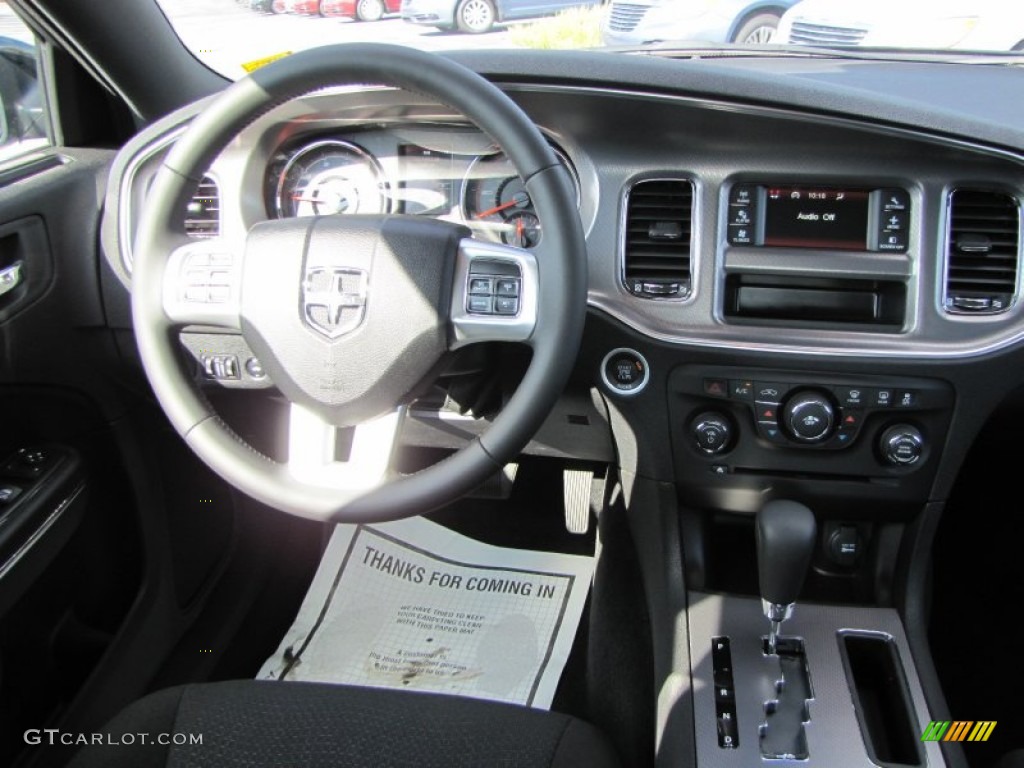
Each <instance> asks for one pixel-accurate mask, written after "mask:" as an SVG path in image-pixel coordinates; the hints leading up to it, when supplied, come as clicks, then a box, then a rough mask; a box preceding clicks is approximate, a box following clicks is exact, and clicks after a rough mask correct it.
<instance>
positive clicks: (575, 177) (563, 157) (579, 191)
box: [459, 133, 583, 244]
mask: <svg viewBox="0 0 1024 768" xmlns="http://www.w3.org/2000/svg"><path fill="white" fill-rule="evenodd" d="M544 138H545V140H546V141H547V142H548V146H549V147H551V151H552V152H554V153H555V157H557V158H558V159H559V160H560V161H561V162H562V165H564V166H565V167H566V170H568V171H569V178H570V179H571V180H572V186H573V189H575V190H576V210H577V211H578V210H579V209H580V205H581V203H582V200H583V186H582V184H581V182H580V175H579V171H577V170H576V166H575V165H574V164H573V162H572V160H570V159H569V155H568V154H566V152H565V150H563V149H562V148H561V147H559V146H558V144H556V143H555V140H554V139H553V138H552V137H551V136H548V135H547V133H545V134H544ZM499 155H500V156H503V157H504V158H505V162H507V163H508V164H509V165H510V166H512V161H511V160H509V158H508V155H507V154H505V152H504V150H502V149H500V148H498V147H495V149H494V151H493V152H491V153H490V154H487V155H477V156H476V157H474V158H473V159H472V160H470V162H469V165H468V166H466V172H465V173H464V174H462V181H461V182H460V184H459V214H460V215H461V216H462V220H463V221H464V222H465V223H466V224H467V225H468V226H470V227H472V224H470V222H472V221H474V219H473V218H472V217H471V216H470V215H469V206H468V205H467V203H466V195H467V194H468V191H469V190H468V188H469V182H470V181H471V180H472V179H473V169H474V168H476V166H477V164H478V163H481V162H485V161H491V160H493V159H495V158H496V157H498V156H499ZM512 170H513V172H515V166H512ZM520 179H522V177H520ZM530 209H531V210H530V211H529V212H532V213H533V214H534V215H535V216H537V217H538V219H539V218H540V213H539V212H538V211H537V210H536V209H534V208H533V201H532V200H531V201H530ZM541 226H542V227H543V222H542V223H541ZM541 237H543V229H542V230H541ZM499 238H500V236H499ZM503 244H505V243H503Z"/></svg>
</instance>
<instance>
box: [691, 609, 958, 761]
mask: <svg viewBox="0 0 1024 768" xmlns="http://www.w3.org/2000/svg"><path fill="white" fill-rule="evenodd" d="M687 597H688V603H689V610H688V612H687V614H686V623H685V624H683V625H682V626H681V627H679V628H677V630H676V636H675V645H676V648H677V649H678V650H677V653H676V656H675V658H676V659H682V660H684V661H683V662H682V663H680V662H678V661H677V662H676V665H675V668H674V669H673V672H675V673H677V674H681V675H684V676H685V678H686V682H687V684H688V685H687V690H690V691H692V692H693V726H694V733H695V739H696V761H695V765H699V766H714V767H715V768H751V766H767V765H777V766H778V768H782V767H783V766H786V767H787V768H795V767H796V766H807V768H811V767H812V766H817V767H818V768H822V767H824V766H827V768H864V766H870V765H872V763H871V760H870V759H869V757H868V754H867V748H866V747H865V745H864V737H863V736H862V734H861V729H860V725H859V723H858V722H857V714H856V711H855V710H854V707H853V702H852V700H851V697H850V683H849V680H848V679H847V676H846V669H845V667H844V665H843V661H842V652H841V650H840V644H839V643H838V642H836V637H837V635H838V634H840V633H843V632H848V631H851V630H853V631H857V632H872V633H875V632H877V633H883V634H888V635H890V636H891V637H892V638H893V642H894V643H895V650H896V651H897V652H898V654H899V658H900V662H899V663H900V665H901V666H902V668H903V672H904V675H905V677H906V681H907V690H908V692H909V694H910V703H911V707H912V710H913V711H912V712H911V713H910V720H911V724H912V725H915V726H917V727H918V728H920V730H919V731H918V733H920V732H921V731H923V730H924V728H925V726H927V725H928V719H929V718H930V715H929V709H928V704H927V701H926V699H925V697H924V691H923V689H922V686H921V680H920V677H919V676H918V673H917V667H916V666H915V664H914V659H913V656H912V654H911V651H910V645H909V644H908V642H907V639H906V634H905V632H904V629H903V624H902V620H901V619H900V616H899V614H898V613H897V612H896V611H895V610H894V609H892V608H869V607H864V606H848V605H841V606H834V605H822V604H816V603H801V604H800V606H799V610H798V611H797V612H796V614H795V615H794V616H793V618H792V619H790V620H789V621H788V622H787V624H786V633H785V636H787V637H799V638H801V639H802V640H803V644H804V652H805V655H806V660H807V670H808V675H809V677H810V679H811V681H812V683H813V691H814V703H813V704H812V705H811V715H812V719H811V722H810V724H809V725H808V726H807V731H806V735H807V746H808V748H809V750H810V756H809V759H808V760H803V761H792V762H788V761H787V762H779V763H776V762H775V761H772V762H771V763H766V762H764V761H762V759H761V752H760V744H759V742H758V726H759V724H760V723H762V722H764V714H765V713H764V702H765V701H769V700H771V699H773V698H776V688H775V684H776V682H777V681H778V677H779V662H778V657H775V656H767V655H765V654H764V645H763V641H762V638H763V637H764V628H765V627H764V617H763V616H761V612H760V610H759V609H758V604H757V603H758V600H757V599H755V598H749V597H738V596H732V595H728V596H723V595H716V594H709V593H700V592H693V591H691V592H689V593H688V594H687ZM722 635H725V636H727V637H729V641H730V642H729V645H730V653H731V656H732V669H733V683H734V688H735V692H736V720H737V724H738V725H739V746H738V747H737V748H736V749H720V748H719V746H718V735H717V725H716V711H715V695H714V692H715V686H714V668H713V665H712V658H711V638H712V637H718V636H722ZM686 648H688V649H689V654H687V653H686V651H685V649H686ZM686 661H688V662H689V664H687V663H686ZM691 670H692V682H691V677H690V675H691ZM921 747H922V750H923V752H924V754H925V760H923V761H922V766H928V768H940V767H941V766H945V765H946V763H945V761H944V760H943V757H942V750H941V747H940V745H939V743H938V742H926V743H923V744H921Z"/></svg>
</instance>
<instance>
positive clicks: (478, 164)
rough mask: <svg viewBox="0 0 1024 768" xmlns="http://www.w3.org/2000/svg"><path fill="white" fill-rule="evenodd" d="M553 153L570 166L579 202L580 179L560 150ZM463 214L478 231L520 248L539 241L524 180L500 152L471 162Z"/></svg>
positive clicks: (468, 222) (464, 195) (462, 201)
mask: <svg viewBox="0 0 1024 768" xmlns="http://www.w3.org/2000/svg"><path fill="white" fill-rule="evenodd" d="M552 149H553V150H554V152H555V155H556V156H557V157H558V159H559V160H561V161H562V163H563V164H564V165H565V166H566V168H568V169H569V174H570V176H571V177H572V180H573V184H574V185H575V186H576V202H577V205H578V204H579V198H580V185H579V179H578V178H577V176H576V173H575V171H574V170H573V167H572V164H571V163H570V162H569V159H568V158H567V157H566V156H565V153H563V152H562V151H561V150H560V149H557V148H555V147H552ZM461 204H462V215H463V217H464V219H465V220H466V223H467V224H469V225H470V226H471V227H472V228H473V229H474V230H475V231H476V232H477V233H478V234H484V235H486V236H489V237H491V238H492V239H494V240H499V241H501V242H503V243H508V244H509V245H517V246H519V247H520V248H530V247H532V246H534V245H536V244H537V243H538V242H540V237H541V227H540V219H538V218H537V212H536V211H535V210H534V207H533V201H532V200H531V199H530V194H529V193H528V192H527V191H526V186H525V184H523V180H522V179H520V178H519V176H518V175H517V174H516V171H515V168H513V167H512V164H511V163H510V162H509V160H508V158H507V157H505V154H504V153H503V152H496V153H494V154H492V155H481V156H480V157H478V158H476V159H475V160H474V161H473V162H472V163H470V166H469V168H468V169H467V171H466V177H465V178H464V179H463V182H462V196H461Z"/></svg>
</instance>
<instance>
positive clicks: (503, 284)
mask: <svg viewBox="0 0 1024 768" xmlns="http://www.w3.org/2000/svg"><path fill="white" fill-rule="evenodd" d="M494 292H495V293H496V294H498V295H499V296H512V297H516V298H518V296H519V281H518V280H509V279H504V278H503V279H501V280H495V281H494Z"/></svg>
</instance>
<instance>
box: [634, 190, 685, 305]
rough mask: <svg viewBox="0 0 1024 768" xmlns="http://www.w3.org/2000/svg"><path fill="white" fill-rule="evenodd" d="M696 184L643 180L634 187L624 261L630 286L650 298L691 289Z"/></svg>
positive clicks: (637, 293)
mask: <svg viewBox="0 0 1024 768" xmlns="http://www.w3.org/2000/svg"><path fill="white" fill-rule="evenodd" d="M692 217H693V184H692V183H691V182H689V181H687V180H684V179H658V180H650V181H640V182H637V183H636V184H634V185H633V187H632V188H631V189H630V191H629V199H628V202H627V209H626V232H625V243H624V253H623V260H624V263H625V276H626V286H627V288H628V289H629V290H630V292H632V293H633V294H635V295H638V296H644V297H647V298H654V297H661V298H664V297H666V296H668V297H671V298H679V297H680V296H685V295H686V294H688V293H689V292H690V285H691V279H690V247H691V245H690V243H691V240H692Z"/></svg>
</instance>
